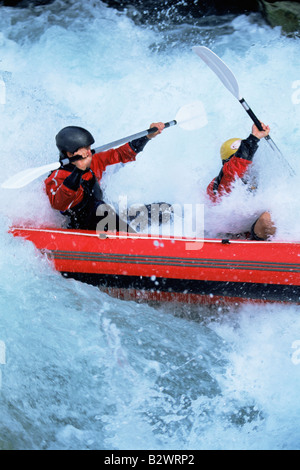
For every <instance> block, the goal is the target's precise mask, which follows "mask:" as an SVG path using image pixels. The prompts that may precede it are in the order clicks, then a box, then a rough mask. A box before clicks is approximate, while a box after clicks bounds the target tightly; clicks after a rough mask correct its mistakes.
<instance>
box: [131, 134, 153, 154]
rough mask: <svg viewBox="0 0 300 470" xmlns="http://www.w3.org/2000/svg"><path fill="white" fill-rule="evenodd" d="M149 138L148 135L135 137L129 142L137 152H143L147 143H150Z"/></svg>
mask: <svg viewBox="0 0 300 470" xmlns="http://www.w3.org/2000/svg"><path fill="white" fill-rule="evenodd" d="M148 142H149V139H148V137H147V136H145V137H141V138H140V139H135V140H132V141H131V142H129V145H130V147H131V148H132V150H133V151H134V152H135V153H139V152H142V150H144V148H145V146H146V144H148Z"/></svg>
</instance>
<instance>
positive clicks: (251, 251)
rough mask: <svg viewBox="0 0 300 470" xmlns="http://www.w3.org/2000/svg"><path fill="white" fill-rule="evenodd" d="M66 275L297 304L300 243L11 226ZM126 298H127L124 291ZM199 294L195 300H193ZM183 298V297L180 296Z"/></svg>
mask: <svg viewBox="0 0 300 470" xmlns="http://www.w3.org/2000/svg"><path fill="white" fill-rule="evenodd" d="M11 232H12V233H13V235H14V236H20V237H23V238H25V239H27V240H30V241H31V242H33V243H34V245H35V246H36V248H37V249H38V250H40V251H42V252H43V253H45V254H46V255H47V256H48V258H49V259H51V260H52V262H53V264H54V267H55V269H56V270H58V271H59V272H61V273H62V274H63V275H65V276H68V277H73V278H75V279H78V280H81V281H84V282H88V283H91V284H94V285H99V286H102V288H103V289H108V290H109V291H110V292H111V293H113V291H114V292H119V295H118V296H119V297H120V296H121V294H120V293H121V292H123V293H124V292H127V294H128V295H129V296H130V293H132V292H134V293H135V294H134V295H133V297H134V298H146V297H147V294H148V297H151V298H155V296H156V298H159V299H162V298H163V297H165V298H167V299H170V300H174V299H176V298H178V299H179V298H182V299H183V300H184V299H186V298H187V297H189V299H195V301H199V299H200V298H202V299H204V298H209V299H211V300H213V299H214V300H216V299H220V298H221V299H225V298H226V299H234V300H236V299H240V300H248V299H253V300H260V301H282V302H296V303H300V243H298V242H280V241H272V242H257V241H246V240H243V241H241V240H239V241H236V240H234V241H227V240H219V239H205V240H201V239H187V238H176V237H169V238H168V237H163V236H158V237H153V236H150V235H149V236H147V235H142V234H127V233H123V234H113V233H107V234H102V236H103V237H105V238H100V236H99V234H97V233H95V232H90V231H80V230H66V229H51V228H13V229H12V230H11ZM123 297H126V296H125V295H124V294H123ZM196 299H198V300H196ZM184 301H185V300H184Z"/></svg>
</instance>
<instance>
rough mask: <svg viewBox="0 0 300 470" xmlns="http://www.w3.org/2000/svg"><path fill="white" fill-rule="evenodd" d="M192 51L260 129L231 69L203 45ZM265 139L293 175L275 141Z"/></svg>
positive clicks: (268, 138)
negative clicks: (242, 96) (241, 94)
mask: <svg viewBox="0 0 300 470" xmlns="http://www.w3.org/2000/svg"><path fill="white" fill-rule="evenodd" d="M193 50H194V52H195V53H196V54H197V55H198V56H199V57H200V58H201V59H202V60H203V61H204V62H205V63H206V65H208V67H210V69H211V70H212V71H213V72H214V73H215V74H216V75H217V76H218V78H219V79H220V80H221V82H222V83H223V85H224V86H225V87H226V88H227V90H228V91H230V93H231V94H232V95H233V96H234V97H235V98H237V99H238V101H239V102H240V103H241V105H242V106H243V108H244V109H245V111H246V112H247V113H248V115H249V116H250V118H251V119H252V121H253V122H254V124H255V125H256V127H257V128H258V130H259V131H262V130H263V128H262V125H261V123H260V121H259V119H258V118H257V117H256V116H255V114H254V112H253V111H252V109H251V108H250V106H249V105H248V103H247V102H246V101H245V100H244V98H241V97H240V91H239V85H238V82H237V80H236V78H235V76H234V74H233V73H232V71H231V70H230V69H229V68H228V67H227V65H226V64H225V63H224V62H223V61H222V60H221V59H220V57H219V56H217V54H215V53H214V52H213V51H211V50H210V49H208V48H207V47H205V46H195V47H193ZM265 140H266V141H267V143H268V144H269V146H270V147H271V149H272V150H273V151H274V152H275V154H276V155H277V157H280V159H281V162H283V163H284V164H285V166H286V167H287V169H288V170H289V173H290V175H291V176H295V174H296V173H295V170H294V169H293V168H292V167H291V165H290V164H289V162H288V161H287V159H286V158H285V157H284V155H283V154H282V152H281V151H280V150H279V148H278V147H277V145H276V144H275V142H274V141H273V140H272V139H271V137H270V136H269V135H267V136H266V137H265Z"/></svg>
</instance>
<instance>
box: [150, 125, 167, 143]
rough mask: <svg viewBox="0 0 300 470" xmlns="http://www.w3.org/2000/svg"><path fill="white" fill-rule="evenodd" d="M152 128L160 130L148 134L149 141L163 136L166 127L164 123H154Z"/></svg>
mask: <svg viewBox="0 0 300 470" xmlns="http://www.w3.org/2000/svg"><path fill="white" fill-rule="evenodd" d="M152 127H157V129H158V130H157V131H156V132H153V133H151V134H148V135H147V137H148V139H153V137H156V136H157V135H158V134H161V133H162V131H163V130H164V128H165V125H164V123H163V122H154V123H152V124H151V125H150V128H152Z"/></svg>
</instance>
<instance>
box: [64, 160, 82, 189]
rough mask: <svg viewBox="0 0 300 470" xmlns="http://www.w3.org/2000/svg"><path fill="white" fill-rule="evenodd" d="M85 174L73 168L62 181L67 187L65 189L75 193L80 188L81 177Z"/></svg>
mask: <svg viewBox="0 0 300 470" xmlns="http://www.w3.org/2000/svg"><path fill="white" fill-rule="evenodd" d="M84 173H85V171H83V170H80V169H79V168H77V167H76V166H75V168H74V170H73V171H72V173H71V174H70V175H69V176H67V178H66V179H65V181H64V185H65V186H67V188H69V189H72V190H73V191H77V189H79V186H80V182H81V176H82V175H83V174H84Z"/></svg>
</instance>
